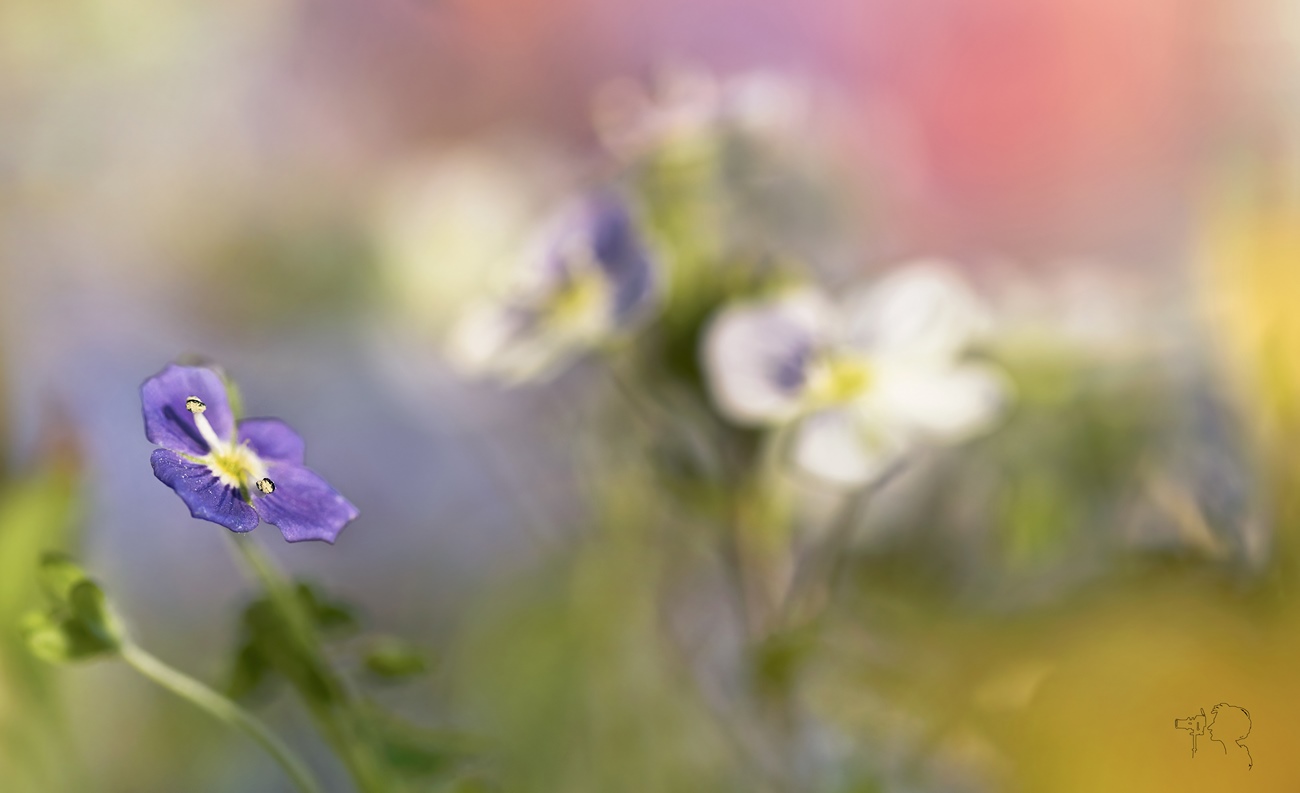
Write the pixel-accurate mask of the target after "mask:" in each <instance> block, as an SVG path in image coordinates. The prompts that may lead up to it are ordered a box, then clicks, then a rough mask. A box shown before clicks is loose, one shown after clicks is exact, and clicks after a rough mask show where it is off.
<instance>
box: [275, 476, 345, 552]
mask: <svg viewBox="0 0 1300 793" xmlns="http://www.w3.org/2000/svg"><path fill="white" fill-rule="evenodd" d="M267 474H268V476H269V478H270V479H271V481H272V482H273V483H275V490H274V491H273V492H271V493H269V494H267V495H264V496H257V497H255V498H254V500H253V504H254V506H256V507H257V511H258V513H259V514H260V515H261V516H262V520H264V521H266V522H267V523H273V524H275V525H276V526H279V527H280V533H281V534H283V535H284V538H285V539H286V540H288V541H289V542H302V541H303V540H324V541H325V542H329V543H332V542H334V540H335V538H337V537H338V536H339V532H340V531H342V530H343V527H344V526H346V525H347V524H348V522H349V521H351V520H352V519H353V518H355V517H356V516H357V515H358V514H359V513H358V512H357V508H356V507H354V506H352V503H351V502H350V501H348V500H347V499H346V498H344V497H343V496H341V495H340V494H339V492H338V491H337V490H335V489H334V488H332V487H330V485H329V483H328V482H326V481H325V480H324V479H322V478H321V477H320V476H319V475H318V474H316V473H315V472H314V471H312V470H310V469H308V468H304V467H303V466H301V465H294V464H293V463H284V462H281V463H274V462H273V463H271V464H270V465H269V466H268V467H267ZM255 495H256V494H255Z"/></svg>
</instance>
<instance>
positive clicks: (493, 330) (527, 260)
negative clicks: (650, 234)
mask: <svg viewBox="0 0 1300 793" xmlns="http://www.w3.org/2000/svg"><path fill="white" fill-rule="evenodd" d="M519 264H520V267H519V269H518V271H517V272H516V273H515V279H514V282H513V283H512V284H511V285H510V287H509V288H508V289H507V290H506V291H505V293H504V294H502V295H499V296H497V297H496V298H494V299H491V300H487V301H484V302H482V303H480V304H478V305H476V306H472V307H471V308H470V310H469V311H468V312H467V313H466V314H465V316H464V317H463V318H462V320H461V322H460V323H459V325H458V326H457V328H456V330H455V331H454V333H453V334H452V338H451V343H450V350H449V352H450V353H451V359H452V362H453V363H455V364H456V365H457V366H459V367H460V368H461V369H462V370H464V371H465V372H466V373H469V374H472V375H479V376H486V377H493V378H497V379H499V380H501V381H504V382H507V383H520V382H523V381H527V380H539V379H544V378H545V377H547V376H549V375H552V374H554V373H555V372H557V371H558V370H559V369H560V368H561V367H563V366H564V365H565V364H567V363H569V362H570V361H572V360H573V359H574V358H576V357H578V356H579V355H580V354H581V353H583V352H585V351H587V350H590V349H592V348H595V347H599V346H601V345H602V344H603V343H605V342H607V341H609V340H610V339H612V338H614V337H616V336H618V335H619V334H620V333H623V332H626V331H628V330H630V329H632V328H633V327H635V326H636V325H637V323H638V322H639V321H640V320H641V319H643V318H644V317H645V316H646V315H647V313H648V312H650V311H651V310H653V308H654V307H655V306H656V304H657V302H658V300H659V298H660V295H661V291H662V288H663V285H662V283H661V281H662V273H661V272H660V271H659V263H658V260H657V259H656V257H655V256H654V255H653V253H652V252H651V250H650V247H649V245H648V244H647V240H646V238H645V236H644V233H643V232H642V230H641V229H640V227H639V225H638V223H637V220H636V218H635V215H634V213H633V211H632V209H631V207H629V206H628V205H627V203H626V202H625V201H624V199H622V198H621V197H619V196H618V195H617V194H615V193H613V192H603V193H596V194H593V195H589V196H586V197H585V198H584V199H583V200H582V201H580V202H578V203H576V204H574V205H572V206H570V207H567V208H566V209H565V210H564V211H563V212H561V213H560V215H559V216H558V217H557V219H555V220H554V221H553V222H552V224H551V225H550V227H549V228H548V229H547V230H546V233H545V234H544V235H543V241H542V242H541V244H540V246H539V249H538V250H536V251H534V252H532V254H531V255H528V256H526V257H524V258H522V259H521V261H520V262H519Z"/></svg>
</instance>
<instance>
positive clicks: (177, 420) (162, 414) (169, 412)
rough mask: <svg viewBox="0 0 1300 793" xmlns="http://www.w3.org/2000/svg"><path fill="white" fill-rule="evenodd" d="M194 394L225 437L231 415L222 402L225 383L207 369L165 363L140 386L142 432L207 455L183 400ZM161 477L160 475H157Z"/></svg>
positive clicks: (167, 445) (161, 442) (167, 444)
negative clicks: (205, 407) (142, 417)
mask: <svg viewBox="0 0 1300 793" xmlns="http://www.w3.org/2000/svg"><path fill="white" fill-rule="evenodd" d="M192 396H196V397H198V398H199V399H201V400H203V403H204V404H205V405H207V406H208V409H207V411H205V412H204V414H203V416H204V418H206V419H207V420H208V422H209V423H210V424H211V425H212V429H213V430H215V431H216V433H217V435H218V436H219V437H221V438H229V437H230V436H231V434H232V432H233V430H234V427H235V418H234V416H233V415H232V414H231V412H230V404H229V403H228V402H227V401H226V386H225V384H224V383H222V382H221V377H220V376H218V375H217V373H216V372H214V371H212V370H211V369H206V368H203V367H200V366H177V365H176V364H169V365H168V366H167V367H166V368H165V369H163V370H162V371H161V372H159V373H158V374H156V375H154V376H153V377H150V378H149V379H148V380H146V381H144V384H143V385H141V386H140V402H141V404H142V405H143V408H144V435H145V437H146V438H148V439H149V440H150V441H151V442H153V443H156V444H158V445H159V446H162V447H165V448H168V449H172V450H174V451H178V452H187V453H189V454H198V455H202V454H207V453H208V444H207V442H205V441H204V440H203V437H202V436H201V435H200V434H199V430H198V428H197V427H195V426H194V416H193V414H191V413H190V412H189V411H188V410H186V409H185V400H186V399H188V398H189V397H192ZM160 478H161V477H160Z"/></svg>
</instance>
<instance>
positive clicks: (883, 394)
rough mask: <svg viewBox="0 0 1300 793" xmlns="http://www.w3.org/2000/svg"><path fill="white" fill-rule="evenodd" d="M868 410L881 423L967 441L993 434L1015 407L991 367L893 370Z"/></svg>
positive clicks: (871, 397)
mask: <svg viewBox="0 0 1300 793" xmlns="http://www.w3.org/2000/svg"><path fill="white" fill-rule="evenodd" d="M878 378H879V379H878V381H877V382H876V383H875V384H874V386H873V388H872V391H871V393H870V394H869V395H868V397H867V400H866V409H868V410H869V411H870V412H872V413H873V414H874V415H877V416H879V417H880V420H881V421H883V422H886V423H889V424H891V425H897V426H899V427H901V428H904V429H905V430H906V431H908V432H910V433H915V434H917V435H920V436H922V437H924V438H927V439H931V440H945V441H953V442H956V441H961V440H965V439H968V438H971V437H974V436H975V435H977V434H979V433H980V432H981V431H983V430H985V429H987V428H988V427H989V426H990V425H991V424H992V423H993V422H994V420H995V419H997V418H998V416H999V415H1001V414H1002V412H1003V410H1004V408H1005V406H1006V404H1007V403H1008V402H1009V401H1010V395H1011V390H1012V389H1011V385H1010V383H1009V382H1008V381H1007V379H1006V377H1005V376H1004V375H1002V373H1001V372H1000V371H998V370H997V369H995V368H993V367H991V366H982V365H979V364H960V365H956V366H952V367H945V368H928V367H916V368H908V367H888V368H884V369H882V370H880V371H879V373H878Z"/></svg>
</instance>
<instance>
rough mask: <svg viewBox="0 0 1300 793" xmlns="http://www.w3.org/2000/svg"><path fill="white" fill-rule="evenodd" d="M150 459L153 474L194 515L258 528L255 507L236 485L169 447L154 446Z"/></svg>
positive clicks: (237, 526) (232, 526) (245, 528)
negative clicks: (226, 482)
mask: <svg viewBox="0 0 1300 793" xmlns="http://www.w3.org/2000/svg"><path fill="white" fill-rule="evenodd" d="M209 404H210V403H209ZM182 409H183V408H182ZM146 415H147V414H146ZM149 462H150V463H152V464H153V475H154V476H156V477H158V480H159V481H161V482H162V483H163V484H165V485H167V486H168V487H170V488H171V489H172V490H175V491H176V495H178V496H180V497H181V500H182V501H184V502H185V504H186V506H188V507H189V508H190V514H191V515H193V516H194V517H196V518H202V519H203V520H210V521H212V522H213V523H219V524H221V525H222V526H225V527H226V528H227V529H230V530H231V531H240V532H243V531H252V530H253V529H255V528H257V523H258V518H257V511H256V510H254V509H253V508H252V507H251V506H250V505H249V504H248V503H247V502H245V501H244V500H243V499H242V498H240V496H239V491H238V490H237V489H236V488H233V487H230V486H229V485H226V484H223V483H222V482H221V480H219V479H217V475H216V474H214V473H212V470H211V469H209V468H208V467H207V466H206V465H204V464H203V463H196V462H194V461H193V460H187V459H185V458H184V457H182V456H181V455H179V454H177V453H176V452H174V451H172V450H170V449H154V452H153V455H152V456H151V457H150V458H149Z"/></svg>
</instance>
